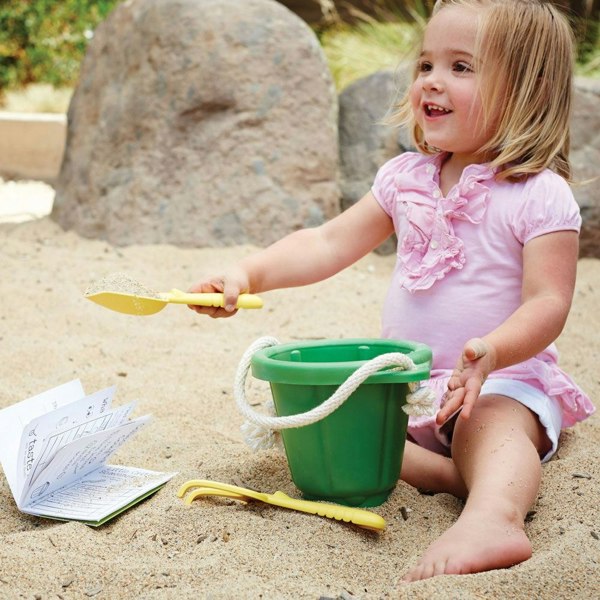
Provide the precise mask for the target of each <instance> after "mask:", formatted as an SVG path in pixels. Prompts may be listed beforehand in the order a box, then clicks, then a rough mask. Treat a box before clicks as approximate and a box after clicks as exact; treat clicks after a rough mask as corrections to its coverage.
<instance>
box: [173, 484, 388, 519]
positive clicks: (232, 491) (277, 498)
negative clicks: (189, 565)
mask: <svg viewBox="0 0 600 600" xmlns="http://www.w3.org/2000/svg"><path fill="white" fill-rule="evenodd" d="M194 488H195V489H194ZM192 489H193V491H192V492H190V494H188V496H187V497H186V498H185V499H184V502H185V503H186V504H187V505H188V506H189V505H190V504H191V503H192V502H193V501H194V500H196V498H200V497H201V496H221V497H224V498H232V499H233V500H240V501H241V502H249V501H250V500H259V501H261V502H265V503H266V504H273V505H275V506H282V507H283V508H289V509H291V510H298V511H301V512H305V513H310V514H312V515H319V516H320V517H328V518H329V519H336V520H337V521H345V522H346V523H354V524H355V525H358V526H360V527H363V528H365V529H370V530H372V531H383V530H384V529H385V520H384V519H383V518H382V517H380V516H379V515H377V514H375V513H372V512H371V511H368V510H364V509H362V508H353V507H351V506H340V505H338V504H327V503H325V502H312V501H310V500H297V499H296V498H290V497H289V496H288V495H287V494H284V493H283V492H275V493H274V494H265V493H263V492H255V491H254V490H249V489H246V488H242V487H238V486H236V485H229V484H227V483H219V482H217V481H210V480H208V479H192V480H191V481H187V482H186V483H184V484H183V485H182V486H181V487H180V488H179V491H178V492H177V497H178V498H183V497H184V496H185V495H186V494H187V492H188V491H190V490H192Z"/></svg>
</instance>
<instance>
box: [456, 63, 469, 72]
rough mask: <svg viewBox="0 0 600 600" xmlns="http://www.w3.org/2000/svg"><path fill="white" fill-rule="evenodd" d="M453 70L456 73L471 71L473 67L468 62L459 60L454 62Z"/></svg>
mask: <svg viewBox="0 0 600 600" xmlns="http://www.w3.org/2000/svg"><path fill="white" fill-rule="evenodd" d="M454 70H455V71H457V72H458V73H472V72H473V67H472V66H471V65H470V64H469V63H466V62H462V61H460V62H457V63H454Z"/></svg>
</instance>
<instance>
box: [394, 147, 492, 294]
mask: <svg viewBox="0 0 600 600" xmlns="http://www.w3.org/2000/svg"><path fill="white" fill-rule="evenodd" d="M442 160H443V155H439V156H436V157H434V158H433V159H432V160H431V161H429V162H425V163H422V164H419V165H416V166H415V167H414V168H413V169H411V171H410V172H407V173H399V174H397V175H396V176H395V177H394V184H395V186H396V188H397V190H398V196H397V202H399V203H401V204H403V205H404V207H405V209H406V219H407V222H408V227H407V231H406V234H405V235H403V236H402V239H401V240H400V241H399V245H398V261H399V263H400V265H401V269H402V274H403V276H404V277H403V281H402V287H404V288H405V289H407V290H409V291H411V292H414V291H416V290H426V289H428V288H430V287H431V286H432V285H433V284H434V283H435V282H436V281H438V280H439V279H442V278H443V277H444V276H445V275H446V273H448V272H449V271H450V270H451V269H462V267H463V265H464V263H465V255H464V244H463V242H462V240H461V239H460V238H458V237H457V236H456V235H455V233H454V227H453V225H452V221H453V220H455V219H456V220H462V221H469V222H471V223H480V222H481V220H482V219H483V215H484V214H485V211H486V207H487V202H488V200H489V197H490V189H489V187H487V186H486V185H485V184H484V183H482V182H484V181H486V180H489V179H492V178H493V177H494V174H495V170H493V169H491V168H490V167H489V166H487V165H479V164H475V165H470V166H468V167H467V168H466V169H465V170H464V171H463V174H462V176H461V179H460V181H459V182H458V184H457V185H456V186H455V187H454V188H452V190H451V191H450V193H449V194H448V196H446V197H443V196H441V192H440V189H439V187H438V185H437V183H436V182H435V180H434V176H435V174H436V173H437V172H438V171H439V165H440V164H441V162H442ZM436 195H438V196H439V197H438V198H436V197H435V196H436ZM403 196H409V197H410V198H409V201H406V202H404V201H403V200H402V197H403ZM407 200H408V199H407Z"/></svg>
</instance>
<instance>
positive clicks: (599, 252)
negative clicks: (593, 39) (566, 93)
mask: <svg viewBox="0 0 600 600" xmlns="http://www.w3.org/2000/svg"><path fill="white" fill-rule="evenodd" d="M570 159H571V165H572V167H573V179H574V184H573V186H572V189H573V194H574V195H575V198H576V200H577V203H578V204H579V207H580V208H581V217H582V225H581V237H580V243H579V254H580V256H593V257H595V258H600V194H599V193H598V189H599V187H600V81H597V80H596V81H595V82H594V80H585V79H578V80H576V82H575V95H574V99H573V117H572V119H571V152H570Z"/></svg>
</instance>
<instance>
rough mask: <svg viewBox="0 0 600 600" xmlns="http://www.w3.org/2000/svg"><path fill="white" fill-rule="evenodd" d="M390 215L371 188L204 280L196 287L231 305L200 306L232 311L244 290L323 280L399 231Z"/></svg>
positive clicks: (222, 312)
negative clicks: (346, 206) (312, 223)
mask: <svg viewBox="0 0 600 600" xmlns="http://www.w3.org/2000/svg"><path fill="white" fill-rule="evenodd" d="M393 230H394V227H393V223H392V220H391V219H390V217H389V216H388V215H387V214H386V213H385V212H384V210H383V209H382V208H381V207H380V206H379V204H378V202H377V201H376V200H375V198H374V197H373V195H372V194H371V192H369V193H368V194H366V195H365V196H364V197H363V198H362V199H361V200H360V201H359V202H357V203H356V204H355V205H353V206H352V207H351V208H349V209H348V210H346V211H344V212H343V213H341V214H340V215H338V216H337V217H335V218H334V219H332V220H330V221H328V222H327V223H324V224H323V225H321V226H319V227H315V228H312V229H301V230H299V231H296V232H294V233H292V234H290V235H288V236H286V237H284V238H283V239H281V240H279V241H278V242H275V243H274V244H272V245H271V246H269V247H268V248H265V249H264V250H261V251H259V252H257V253H255V254H253V255H251V256H249V257H247V258H245V259H243V260H241V261H240V263H238V265H237V266H235V267H234V268H232V269H230V270H228V271H227V272H223V273H221V274H217V275H215V276H212V277H209V278H206V279H204V280H203V281H200V282H199V283H197V284H195V285H194V286H192V287H191V289H190V291H192V292H207V291H219V292H224V294H225V305H226V306H228V307H229V308H227V309H213V308H209V309H205V308H201V307H194V310H196V311H197V312H199V313H205V314H209V315H211V316H216V317H221V316H228V315H229V314H231V313H232V312H233V308H232V307H234V306H235V303H236V300H237V297H238V295H239V294H240V293H243V292H250V293H259V292H264V291H268V290H273V289H277V288H285V287H296V286H301V285H307V284H310V283H315V282H317V281H321V280H323V279H326V278H328V277H331V276H332V275H334V274H335V273H338V272H339V271H341V270H342V269H344V268H346V267H348V266H349V265H351V264H353V263H354V262H356V261H357V260H358V259H359V258H361V257H362V256H364V255H365V254H367V253H368V252H370V251H371V250H373V249H374V248H376V247H377V246H378V245H379V244H380V243H381V242H383V241H384V240H385V239H386V238H388V237H389V236H390V235H391V234H392V233H393Z"/></svg>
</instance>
